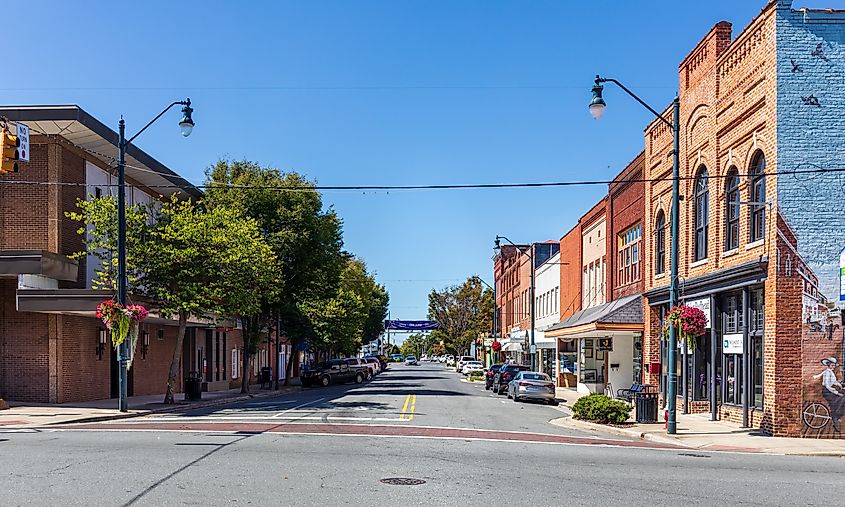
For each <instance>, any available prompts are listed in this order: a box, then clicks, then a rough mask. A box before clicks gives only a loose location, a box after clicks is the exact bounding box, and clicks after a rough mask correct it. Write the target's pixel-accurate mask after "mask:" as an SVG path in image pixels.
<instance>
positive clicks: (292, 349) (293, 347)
mask: <svg viewBox="0 0 845 507" xmlns="http://www.w3.org/2000/svg"><path fill="white" fill-rule="evenodd" d="M288 342H290V356H289V357H288V367H287V368H286V369H285V385H286V386H289V385H290V379H291V378H292V377H291V376H292V375H293V358H294V355H296V342H295V341H294V340H293V338H290V337H289V338H288Z"/></svg>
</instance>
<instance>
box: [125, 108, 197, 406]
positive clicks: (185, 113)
mask: <svg viewBox="0 0 845 507" xmlns="http://www.w3.org/2000/svg"><path fill="white" fill-rule="evenodd" d="M176 105H180V106H183V107H182V119H181V120H180V121H179V127H180V128H181V129H182V135H183V136H184V137H188V136H189V135H191V132H192V131H193V128H194V120H193V119H192V118H191V114H192V113H193V112H194V110H193V109H192V108H191V99H187V100H178V101H176V102H173V103H172V104H170V105H169V106H167V107H166V108H164V111H162V112H160V113H159V114H158V116H156V117H155V118H153V119H152V120H150V121H149V123H147V124H146V125H144V128H142V129H141V130H139V131H138V133H137V134H135V135H134V136H132V137H130V138H129V139H126V123H125V122H124V121H123V118H122V117H121V118H120V122H119V123H118V134H119V136H120V137H119V139H118V143H117V149H118V162H117V302H118V303H120V305H121V306H123V307H125V306H126V291H127V280H126V147H127V146H129V144H130V143H132V141H134V140H135V139H136V138H137V137H138V136H139V135H141V133H142V132H144V131H145V130H147V127H149V126H150V125H152V124H153V123H155V121H156V120H158V119H159V118H161V117H162V116H163V115H164V113H166V112H167V111H169V110H170V108H172V107H173V106H176ZM128 359H129V344H128V343H127V342H126V340H124V341H123V343H121V344H120V347H119V348H118V351H117V363H118V369H119V374H118V393H119V398H118V408H119V409H120V411H121V412H126V411H127V410H129V400H128V399H127V386H128V376H127V369H126V362H127V360H128Z"/></svg>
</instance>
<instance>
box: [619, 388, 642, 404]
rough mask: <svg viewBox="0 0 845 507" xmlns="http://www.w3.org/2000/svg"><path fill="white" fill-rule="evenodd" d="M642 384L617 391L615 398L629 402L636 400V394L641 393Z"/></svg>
mask: <svg viewBox="0 0 845 507" xmlns="http://www.w3.org/2000/svg"><path fill="white" fill-rule="evenodd" d="M643 387H644V384H631V387H630V388H628V389H617V391H616V397H617V398H618V399H621V400H626V401H629V402H630V401H631V400H633V399H634V398H636V396H637V393H638V392H640V391H642V390H643Z"/></svg>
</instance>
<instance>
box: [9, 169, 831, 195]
mask: <svg viewBox="0 0 845 507" xmlns="http://www.w3.org/2000/svg"><path fill="white" fill-rule="evenodd" d="M801 165H809V166H812V167H814V168H813V169H795V170H779V171H775V172H767V173H763V174H762V176H788V175H799V174H822V173H824V174H838V173H845V167H835V168H824V167H820V166H816V165H815V164H812V163H809V162H808V163H804V164H801ZM127 167H131V166H127ZM152 172H155V171H152ZM157 174H158V173H157ZM734 176H739V177H752V176H759V174H754V173H745V174H740V173H731V174H725V175H708V176H707V179H725V178H728V177H734ZM697 178H698V176H697V175H696V176H680V177H679V178H678V179H679V180H682V181H689V180H695V179H697ZM660 181H671V178H669V177H664V178H630V179H623V180H572V181H549V182H518V183H466V184H461V183H458V184H455V183H450V184H436V185H299V186H296V185H294V186H272V185H271V186H262V185H236V184H221V183H213V184H210V185H194V186H192V187H188V186H185V185H154V186H153V187H152V188H157V189H188V188H198V189H206V190H211V189H218V190H275V191H282V192H314V191H323V190H350V191H361V190H364V191H366V190H386V191H391V190H393V191H395V190H482V189H507V188H549V187H575V186H591V185H608V184H611V183H616V184H622V183H655V182H660ZM0 183H2V184H7V185H8V184H15V185H46V186H81V187H87V186H98V187H117V186H118V185H117V184H116V183H104V184H97V185H92V184H90V183H78V182H61V181H31V180H2V181H0Z"/></svg>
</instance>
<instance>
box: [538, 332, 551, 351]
mask: <svg viewBox="0 0 845 507" xmlns="http://www.w3.org/2000/svg"><path fill="white" fill-rule="evenodd" d="M556 342H557V340H556V339H555V338H554V337H551V336H546V332H545V331H534V345H535V346H536V347H537V348H538V349H553V348H555V343H556Z"/></svg>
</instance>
